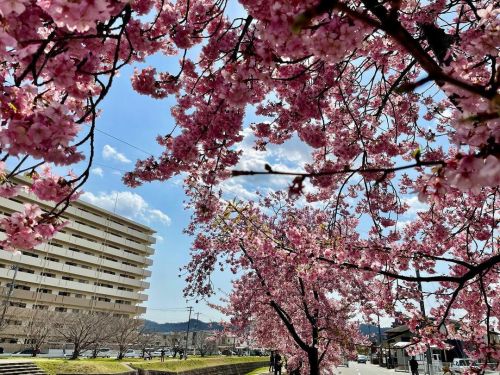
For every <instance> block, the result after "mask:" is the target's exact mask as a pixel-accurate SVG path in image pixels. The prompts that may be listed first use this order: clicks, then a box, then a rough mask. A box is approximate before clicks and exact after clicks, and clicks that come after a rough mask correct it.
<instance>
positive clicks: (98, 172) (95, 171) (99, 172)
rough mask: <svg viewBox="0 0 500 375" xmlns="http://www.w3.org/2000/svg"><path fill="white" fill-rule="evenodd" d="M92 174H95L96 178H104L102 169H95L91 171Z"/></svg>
mask: <svg viewBox="0 0 500 375" xmlns="http://www.w3.org/2000/svg"><path fill="white" fill-rule="evenodd" d="M90 173H92V174H95V175H96V176H99V177H103V176H104V171H103V170H102V168H101V167H95V168H92V169H91V170H90Z"/></svg>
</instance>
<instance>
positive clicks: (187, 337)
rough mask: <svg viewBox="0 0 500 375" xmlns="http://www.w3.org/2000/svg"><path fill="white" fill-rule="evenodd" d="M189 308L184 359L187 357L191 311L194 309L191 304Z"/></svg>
mask: <svg viewBox="0 0 500 375" xmlns="http://www.w3.org/2000/svg"><path fill="white" fill-rule="evenodd" d="M188 309H189V319H188V326H187V330H186V348H185V349H184V359H187V352H188V340H189V324H190V323H191V312H192V311H193V308H192V307H191V306H189V307H188Z"/></svg>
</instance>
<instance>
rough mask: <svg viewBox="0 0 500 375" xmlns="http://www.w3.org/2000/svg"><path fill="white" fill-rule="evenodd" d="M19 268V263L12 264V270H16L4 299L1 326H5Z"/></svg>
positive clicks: (0, 319)
mask: <svg viewBox="0 0 500 375" xmlns="http://www.w3.org/2000/svg"><path fill="white" fill-rule="evenodd" d="M17 269H18V266H17V264H15V265H13V266H11V270H14V275H13V276H12V281H11V282H10V286H9V291H8V292H7V296H6V297H5V299H4V301H3V311H2V317H1V318H0V328H1V327H2V326H3V321H4V319H5V313H6V312H7V306H8V305H9V300H10V296H11V295H12V290H14V284H15V282H16V277H17Z"/></svg>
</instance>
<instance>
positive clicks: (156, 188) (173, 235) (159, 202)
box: [75, 56, 308, 322]
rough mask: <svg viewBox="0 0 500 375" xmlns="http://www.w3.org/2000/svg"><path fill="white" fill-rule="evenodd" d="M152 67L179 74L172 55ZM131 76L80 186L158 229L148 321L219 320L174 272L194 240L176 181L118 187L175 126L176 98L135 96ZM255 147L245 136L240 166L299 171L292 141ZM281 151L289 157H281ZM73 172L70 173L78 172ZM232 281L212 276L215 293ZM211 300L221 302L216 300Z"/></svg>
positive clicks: (236, 192) (269, 185)
mask: <svg viewBox="0 0 500 375" xmlns="http://www.w3.org/2000/svg"><path fill="white" fill-rule="evenodd" d="M149 63H150V64H151V65H154V66H156V67H157V68H158V69H160V70H165V71H170V72H172V73H173V72H176V69H178V63H177V58H165V57H161V56H154V57H152V58H151V59H150V60H149ZM145 65H146V64H141V65H140V66H145ZM132 72H133V67H127V68H125V69H123V70H122V71H121V73H120V76H119V77H118V78H117V79H116V81H115V82H114V85H113V87H112V89H111V90H110V93H109V94H108V96H107V97H106V99H105V100H104V102H103V103H102V105H101V106H100V108H101V109H102V110H103V112H102V115H101V116H100V118H99V119H98V121H97V129H98V131H97V132H96V141H95V160H94V164H93V168H92V174H91V176H90V178H89V180H88V182H87V184H86V185H85V186H84V191H85V194H84V196H83V199H85V200H87V201H90V202H91V203H94V204H96V205H98V206H100V207H102V208H105V209H108V210H111V211H112V210H113V209H114V204H115V198H117V204H116V212H117V213H118V214H122V215H124V216H127V217H129V218H131V219H133V220H136V221H138V222H141V223H143V224H146V225H149V226H150V227H152V228H153V229H154V230H156V231H157V244H156V245H155V248H156V252H155V255H154V256H153V261H154V263H153V266H152V268H151V270H152V277H151V278H150V280H149V281H150V283H151V287H150V289H149V290H148V292H147V294H148V295H149V300H148V302H147V303H146V304H145V305H146V306H147V307H148V311H147V314H146V318H148V319H151V320H155V321H158V322H164V321H180V320H186V319H187V310H185V309H183V308H185V307H187V306H193V307H194V311H195V313H196V312H199V313H200V319H202V320H204V321H209V320H220V319H221V318H223V317H222V316H221V315H220V314H219V313H218V312H217V311H215V310H213V309H211V308H209V307H208V306H206V304H205V303H204V302H199V303H198V304H196V303H195V302H194V301H185V299H184V298H183V295H182V289H183V288H184V286H185V283H184V280H183V278H179V277H178V274H179V268H180V267H182V266H183V265H185V264H186V263H187V262H188V261H189V248H190V243H191V238H190V237H189V236H187V235H185V234H184V233H183V229H184V228H185V227H186V226H187V224H188V223H189V216H190V212H188V211H186V210H185V209H184V203H183V202H184V200H185V195H184V191H183V188H182V184H181V178H180V177H177V178H174V179H173V180H171V181H167V182H162V183H158V182H156V183H150V184H145V185H143V186H141V187H139V188H135V189H130V188H128V187H126V186H125V185H124V184H123V183H122V180H121V178H122V175H123V172H124V171H129V170H132V169H133V166H134V163H135V161H136V160H137V159H142V158H145V157H147V156H149V154H153V155H158V154H159V153H160V152H161V148H160V146H158V145H157V143H156V142H155V138H156V136H157V135H159V134H166V133H168V132H169V131H170V130H171V129H172V127H173V126H174V122H173V119H172V118H171V116H170V107H171V106H172V105H173V104H174V99H173V98H167V99H164V100H155V99H152V98H150V97H145V96H142V95H139V94H137V93H136V92H134V91H133V89H132V87H131V83H130V76H131V74H132ZM254 119H255V116H253V115H252V114H251V113H250V114H249V115H248V117H247V122H250V121H251V120H254ZM245 133H246V131H245ZM252 144H253V142H252V137H251V136H250V135H248V136H247V137H246V139H245V141H244V142H243V145H242V147H243V148H244V149H245V154H246V156H245V158H244V159H243V160H242V161H241V163H240V167H242V168H247V169H259V170H263V169H264V168H263V167H264V164H265V163H267V162H269V161H272V163H273V166H275V167H280V168H281V169H291V168H293V169H295V170H297V168H300V166H301V165H303V163H305V161H306V160H308V155H307V154H308V150H307V146H305V145H303V144H301V143H300V142H298V141H297V140H292V141H290V142H288V143H287V145H286V146H285V147H283V146H281V147H280V148H272V149H271V151H270V152H268V153H267V155H265V154H264V153H263V152H257V151H255V150H253V149H252V148H251V146H252ZM285 148H286V149H287V152H286V153H284V152H283V150H284V149H285ZM294 167H295V168H294ZM78 170H79V168H75V171H78ZM289 180H290V178H276V177H275V178H273V179H271V180H270V179H269V178H268V177H266V176H263V177H258V178H255V177H254V178H251V179H249V178H244V177H241V178H238V179H232V180H229V181H228V182H226V183H225V184H224V190H225V191H226V196H228V197H231V196H238V197H240V198H245V199H251V198H252V197H253V196H254V193H255V191H256V190H258V189H260V190H262V185H265V186H266V187H265V188H264V189H280V188H283V187H285V186H287V185H288V184H289ZM232 276H233V275H232V274H217V275H215V277H214V279H213V281H214V283H215V285H216V287H217V288H220V292H219V294H220V296H223V295H224V294H225V293H228V292H229V291H230V288H231V284H230V281H231V277H232ZM213 301H215V302H216V301H218V297H217V298H216V299H214V300H213Z"/></svg>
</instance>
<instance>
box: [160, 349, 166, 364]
mask: <svg viewBox="0 0 500 375" xmlns="http://www.w3.org/2000/svg"><path fill="white" fill-rule="evenodd" d="M160 362H165V349H162V350H161V352H160Z"/></svg>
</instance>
